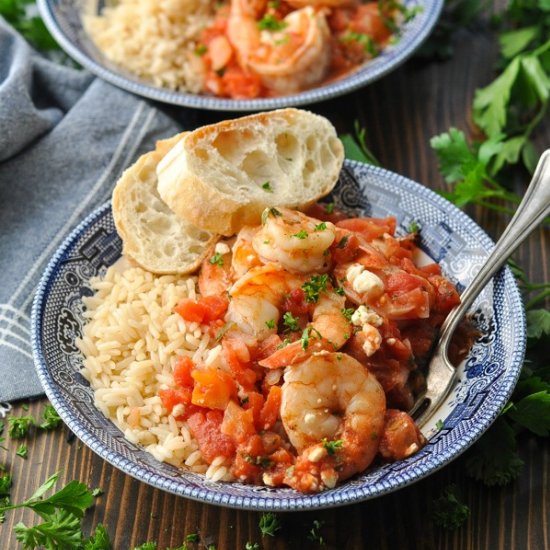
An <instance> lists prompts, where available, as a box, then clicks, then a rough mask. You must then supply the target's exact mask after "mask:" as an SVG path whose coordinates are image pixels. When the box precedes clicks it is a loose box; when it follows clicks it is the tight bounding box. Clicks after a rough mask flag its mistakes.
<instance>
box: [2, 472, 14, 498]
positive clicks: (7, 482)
mask: <svg viewBox="0 0 550 550" xmlns="http://www.w3.org/2000/svg"><path fill="white" fill-rule="evenodd" d="M11 484H12V477H11V476H10V475H9V474H4V475H3V476H0V497H7V496H9V495H10V489H11Z"/></svg>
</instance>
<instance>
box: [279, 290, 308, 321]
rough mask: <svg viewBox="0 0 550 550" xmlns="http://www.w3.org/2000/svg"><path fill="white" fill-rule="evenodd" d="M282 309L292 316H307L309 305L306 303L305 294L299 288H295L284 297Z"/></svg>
mask: <svg viewBox="0 0 550 550" xmlns="http://www.w3.org/2000/svg"><path fill="white" fill-rule="evenodd" d="M282 309H283V310H284V311H290V313H292V315H294V316H295V317H296V316H299V315H307V313H308V312H309V305H308V303H307V302H306V295H305V292H304V291H303V290H302V289H301V288H296V289H294V290H292V291H291V292H290V294H288V296H286V298H285V300H284V302H283V305H282Z"/></svg>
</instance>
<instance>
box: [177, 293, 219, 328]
mask: <svg viewBox="0 0 550 550" xmlns="http://www.w3.org/2000/svg"><path fill="white" fill-rule="evenodd" d="M228 305H229V300H228V299H227V298H225V297H224V296H204V297H202V298H200V299H199V300H198V301H195V300H191V299H189V298H184V299H183V300H181V302H180V303H179V304H178V305H177V306H176V307H175V308H174V310H175V312H176V313H178V314H179V315H181V317H182V318H183V319H184V320H185V321H189V322H191V323H209V322H211V321H215V320H218V319H220V318H222V317H223V316H224V315H225V312H226V311H227V307H228Z"/></svg>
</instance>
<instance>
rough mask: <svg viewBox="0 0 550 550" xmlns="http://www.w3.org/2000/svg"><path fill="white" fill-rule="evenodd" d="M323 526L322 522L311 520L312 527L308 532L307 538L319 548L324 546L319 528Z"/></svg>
mask: <svg viewBox="0 0 550 550" xmlns="http://www.w3.org/2000/svg"><path fill="white" fill-rule="evenodd" d="M324 524H325V522H324V521H321V520H318V519H315V520H313V524H312V527H311V529H310V530H309V534H308V536H307V538H308V539H309V540H312V541H313V542H316V543H317V544H318V545H319V546H324V545H325V539H324V538H323V535H321V528H322V527H323V525H324Z"/></svg>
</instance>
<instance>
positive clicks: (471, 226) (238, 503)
mask: <svg viewBox="0 0 550 550" xmlns="http://www.w3.org/2000/svg"><path fill="white" fill-rule="evenodd" d="M346 165H347V166H348V167H352V168H353V167H357V168H361V167H362V168H363V169H365V168H366V170H367V171H368V172H371V173H373V174H374V175H378V176H381V177H383V178H387V179H388V180H389V181H391V182H392V183H393V184H394V185H396V186H398V187H401V186H404V187H406V188H408V190H410V191H411V192H413V193H414V194H415V195H417V196H419V197H420V198H429V199H430V201H432V202H433V203H434V204H435V205H437V206H440V207H444V210H445V211H446V212H447V213H448V214H449V215H450V216H453V217H455V218H456V217H458V220H459V221H460V222H461V223H462V224H463V225H464V227H465V228H466V230H467V231H468V232H470V233H473V234H474V235H475V236H476V238H477V239H478V240H479V242H480V243H481V244H482V245H483V246H486V247H487V248H488V249H490V248H492V247H493V246H494V243H493V241H492V240H491V239H490V237H489V236H488V235H487V233H486V232H485V231H484V230H483V229H482V228H481V227H480V226H478V225H477V224H476V223H475V222H474V221H473V220H472V219H471V218H470V217H469V216H467V215H466V214H465V213H464V212H462V211H461V210H460V209H458V208H457V207H456V206H454V205H453V204H451V203H450V202H448V201H447V200H446V199H444V198H443V197H441V196H439V195H437V194H436V193H435V192H434V191H432V190H431V189H429V188H427V187H425V186H423V185H421V184H419V183H417V182H415V181H413V180H411V179H409V178H406V177H404V176H401V175H399V174H396V173H395V172H391V171H389V170H385V169H383V168H378V167H374V166H367V165H364V164H362V163H359V162H356V161H349V160H346V161H345V166H346ZM110 209H111V203H110V201H109V202H106V203H104V204H103V205H102V206H100V207H98V208H97V209H95V210H94V211H93V212H92V213H90V214H89V215H88V216H87V217H86V218H85V219H84V220H83V221H82V222H81V223H80V224H79V225H78V226H77V227H76V228H75V229H74V230H73V231H72V232H71V233H70V234H69V235H68V236H67V237H66V239H65V240H64V241H63V243H62V244H61V246H60V247H59V248H58V250H57V251H56V253H55V254H54V256H53V257H52V258H51V260H50V261H49V263H48V265H47V267H46V269H45V271H44V274H43V275H42V278H41V280H40V283H39V284H38V287H37V290H36V294H35V297H34V300H33V307H32V314H31V330H32V350H33V358H34V363H35V367H36V370H37V373H38V377H39V379H40V381H41V383H42V386H43V387H44V390H45V392H46V395H47V397H48V399H49V400H50V402H51V403H52V405H53V406H54V407H55V409H56V410H57V411H58V413H59V415H60V416H61V418H62V419H63V421H64V422H65V424H67V426H68V427H69V429H70V430H72V431H73V432H74V433H75V435H76V436H77V437H78V438H79V439H80V440H81V441H83V442H84V443H85V444H86V445H87V446H89V447H90V448H91V449H92V451H94V452H95V453H96V454H98V455H99V456H100V457H101V458H103V459H104V460H106V461H107V462H109V463H110V464H111V465H113V466H114V467H116V468H117V469H119V470H121V471H123V472H124V473H126V474H128V475H130V476H132V477H134V478H136V479H137V480H139V481H142V482H145V483H147V484H149V485H152V486H153V487H156V488H159V489H162V490H165V491H167V492H170V493H173V494H176V495H179V496H183V497H186V498H190V499H192V500H196V501H199V502H203V503H207V504H215V505H220V506H226V507H229V508H235V509H241V510H251V511H278V512H284V511H302V510H317V509H325V508H333V507H337V506H343V505H348V504H353V503H358V502H362V501H365V500H370V499H372V498H376V497H378V496H382V495H385V494H388V493H390V492H393V491H395V490H397V489H400V488H403V487H405V486H408V485H411V484H412V483H415V482H417V481H419V480H421V479H424V478H425V477H427V476H428V475H431V474H432V473H434V472H436V471H437V470H439V469H441V468H442V467H444V466H446V465H447V464H449V463H450V462H452V461H453V460H455V459H456V458H457V457H458V456H459V455H460V454H462V453H463V452H464V451H465V450H466V449H467V448H469V447H470V446H471V445H472V444H473V443H475V441H477V440H478V439H479V437H481V435H482V434H483V433H484V432H485V431H486V430H487V429H488V428H489V426H490V425H491V424H492V423H493V422H494V420H495V419H496V418H497V416H498V414H499V413H500V411H501V409H502V408H503V407H504V405H505V404H506V402H507V401H508V399H509V398H510V396H511V394H512V392H513V390H514V387H515V384H516V382H517V380H518V377H519V375H520V372H521V367H522V364H523V358H524V354H525V348H526V320H525V311H524V308H523V302H522V298H521V294H520V291H519V288H518V286H517V283H516V282H515V279H514V277H513V275H512V273H511V271H510V269H509V268H508V267H506V268H504V277H505V279H506V283H507V285H508V284H509V286H507V287H506V288H507V291H508V292H507V297H508V299H509V300H510V304H511V306H510V307H512V308H517V313H519V314H518V316H517V318H516V319H515V323H516V326H517V328H518V331H517V334H518V338H519V339H518V341H516V342H515V345H514V350H513V353H512V354H511V355H510V356H509V361H508V363H509V364H508V367H507V369H506V371H505V372H504V375H505V376H506V381H507V386H506V387H505V388H499V392H498V393H497V394H496V395H495V396H494V397H493V399H492V400H490V401H489V402H486V403H485V407H484V410H483V413H484V415H483V418H481V419H479V422H476V423H475V424H474V425H473V426H472V427H471V429H470V430H469V431H468V433H467V435H465V436H464V437H462V438H461V439H460V440H458V441H455V442H453V443H451V444H450V445H449V446H447V447H445V454H444V456H440V457H437V458H436V459H435V464H434V465H431V466H429V467H422V466H424V465H422V464H418V465H416V466H412V468H417V471H416V472H415V474H414V479H407V478H406V476H400V479H398V480H395V481H394V480H392V481H391V482H390V483H388V484H387V485H385V486H384V487H381V488H380V489H379V490H377V491H376V492H375V493H374V494H372V493H369V491H368V486H360V487H354V488H353V491H351V494H346V493H344V494H337V495H330V491H324V492H321V493H315V494H306V495H303V498H301V499H300V500H299V501H291V504H292V506H291V507H289V506H288V504H287V501H286V500H284V499H281V500H278V499H270V498H269V493H265V494H258V495H256V498H255V499H254V500H255V502H254V503H250V502H247V501H250V500H252V499H251V497H249V496H245V495H239V496H235V495H227V498H224V497H223V495H221V494H220V493H219V492H215V491H209V490H206V489H200V490H197V488H195V487H192V486H186V485H185V480H182V479H180V481H179V482H176V481H174V480H173V479H170V478H168V477H166V476H164V475H162V474H155V475H153V476H150V473H149V472H148V471H147V469H146V468H144V467H143V466H140V465H137V464H136V463H134V462H132V461H131V460H129V459H127V458H126V457H124V456H123V455H121V454H120V453H118V452H116V451H114V450H112V449H110V448H109V447H108V446H107V445H106V444H105V443H104V442H102V441H101V440H100V439H99V438H98V437H97V436H96V435H94V434H93V433H92V432H91V431H90V429H89V428H88V427H87V426H85V425H83V424H82V423H81V422H80V420H79V419H78V418H77V417H76V415H75V414H74V413H73V411H72V410H71V407H70V406H67V403H66V401H65V399H64V398H63V397H62V396H60V395H59V389H58V388H57V386H56V384H55V383H54V381H53V380H52V377H51V374H50V372H49V369H48V365H47V364H46V361H45V358H44V356H43V354H42V341H41V327H42V321H43V313H44V307H45V304H46V299H47V298H48V291H49V289H50V286H51V284H52V283H53V280H54V277H52V276H55V274H56V271H57V269H58V267H59V264H60V261H61V259H62V258H63V257H64V256H65V254H66V252H67V250H68V249H70V248H71V246H72V245H73V244H74V242H75V241H76V240H77V239H78V238H79V237H80V236H81V234H82V233H83V232H84V231H85V230H86V229H87V228H89V227H90V226H91V225H93V224H94V223H95V222H96V220H97V219H99V218H101V217H102V216H103V215H105V214H106V212H108V211H109V210H110ZM109 421H110V420H109ZM110 422H112V421H110ZM216 486H219V482H218V484H216ZM329 495H330V498H329ZM285 504H286V505H285Z"/></svg>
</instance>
